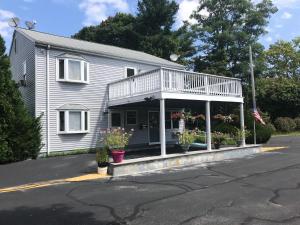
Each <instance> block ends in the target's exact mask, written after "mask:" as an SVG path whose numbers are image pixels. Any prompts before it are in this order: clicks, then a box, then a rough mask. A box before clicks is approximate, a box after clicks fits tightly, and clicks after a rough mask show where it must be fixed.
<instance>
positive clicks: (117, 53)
mask: <svg viewBox="0 0 300 225" xmlns="http://www.w3.org/2000/svg"><path fill="white" fill-rule="evenodd" d="M16 30H17V31H18V32H20V33H22V34H24V35H25V36H26V37H27V38H29V39H31V40H32V41H34V42H35V43H39V44H46V45H51V46H54V47H60V48H66V49H74V50H77V51H82V52H86V53H94V54H99V55H103V56H108V57H117V58H122V59H124V60H129V61H137V62H144V63H147V64H153V65H159V66H165V67H172V68H174V67H175V68H180V69H183V66H182V65H180V64H177V63H174V62H171V61H168V60H166V59H162V58H159V57H156V56H153V55H150V54H147V53H144V52H140V51H134V50H130V49H126V48H120V47H116V46H112V45H104V44H98V43H93V42H88V41H82V40H77V39H73V38H69V37H62V36H57V35H53V34H48V33H43V32H38V31H33V30H27V29H23V28H17V29H16Z"/></svg>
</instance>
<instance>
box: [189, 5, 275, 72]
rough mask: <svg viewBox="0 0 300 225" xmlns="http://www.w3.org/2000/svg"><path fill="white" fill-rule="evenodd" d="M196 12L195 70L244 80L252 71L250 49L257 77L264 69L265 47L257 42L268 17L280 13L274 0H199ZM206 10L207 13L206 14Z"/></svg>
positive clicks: (194, 16)
mask: <svg viewBox="0 0 300 225" xmlns="http://www.w3.org/2000/svg"><path fill="white" fill-rule="evenodd" d="M199 3H200V6H199V7H198V9H197V10H196V11H195V12H194V13H193V15H192V18H194V19H196V20H197V23H196V24H195V25H194V30H195V32H196V33H197V37H198V38H197V39H198V43H199V46H198V50H199V52H200V54H199V55H198V56H197V57H196V58H195V70H196V71H201V72H208V73H214V74H223V75H226V76H230V77H240V78H245V77H246V74H247V75H248V73H249V72H248V71H249V46H250V45H252V49H253V53H254V58H255V59H256V61H255V64H256V67H255V69H256V71H255V72H256V74H258V73H261V71H262V70H263V57H262V51H263V46H262V45H261V44H259V43H258V39H259V37H260V36H261V35H263V34H265V33H266V31H265V27H266V25H267V24H268V19H269V17H270V16H271V15H272V14H273V13H275V12H276V11H277V8H276V7H274V6H273V4H272V1H271V0H263V1H262V2H260V3H258V4H255V3H253V1H251V0H223V1H220V0H199ZM204 11H206V12H207V13H206V14H208V16H207V15H204V13H203V12H204Z"/></svg>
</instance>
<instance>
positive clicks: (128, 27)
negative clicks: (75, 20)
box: [73, 13, 139, 49]
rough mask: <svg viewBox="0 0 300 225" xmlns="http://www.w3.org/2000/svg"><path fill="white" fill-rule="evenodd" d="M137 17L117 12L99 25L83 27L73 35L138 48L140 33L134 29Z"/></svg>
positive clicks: (98, 41) (78, 37)
mask: <svg viewBox="0 0 300 225" xmlns="http://www.w3.org/2000/svg"><path fill="white" fill-rule="evenodd" d="M135 23H136V19H135V17H134V16H133V15H131V14H125V13H117V14H116V15H115V16H113V17H108V18H107V19H106V20H105V21H102V22H101V23H100V25H98V26H89V27H84V28H82V29H81V30H80V31H79V32H78V33H76V34H75V35H74V36H73V37H74V38H77V39H82V40H86V41H92V42H97V43H102V44H108V45H115V46H119V47H124V48H130V49H137V48H138V45H137V44H138V38H139V37H138V34H137V33H136V32H135V31H134V26H135Z"/></svg>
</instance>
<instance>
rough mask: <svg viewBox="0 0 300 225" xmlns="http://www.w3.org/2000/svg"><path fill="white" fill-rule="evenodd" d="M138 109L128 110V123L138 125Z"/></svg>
mask: <svg viewBox="0 0 300 225" xmlns="http://www.w3.org/2000/svg"><path fill="white" fill-rule="evenodd" d="M136 114H137V113H136V111H127V112H126V124H127V125H136V124H137V121H136V120H137V119H136V117H137V116H136Z"/></svg>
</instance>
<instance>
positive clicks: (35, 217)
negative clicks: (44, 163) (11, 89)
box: [0, 137, 300, 225]
mask: <svg viewBox="0 0 300 225" xmlns="http://www.w3.org/2000/svg"><path fill="white" fill-rule="evenodd" d="M299 139H300V138H299V137H275V138H273V139H272V140H271V142H270V143H269V145H270V146H289V148H288V149H283V150H280V151H272V152H266V153H261V154H257V155H255V156H252V157H248V158H244V159H238V160H232V161H226V162H221V163H215V164H214V163H211V164H205V165H204V164H202V165H198V166H191V167H185V168H178V169H172V170H165V171H162V172H157V173H152V174H147V175H140V176H132V177H130V176H128V177H122V178H116V179H101V180H94V181H86V182H78V183H68V184H61V185H56V186H49V187H43V188H37V189H31V190H26V191H22V192H9V193H2V194H0V220H1V224H5V225H10V224H32V225H33V224H36V225H44V224H47V225H48V224H49V225H56V224H74V225H75V224H76V225H88V224H98V225H104V224H105V225H106V224H110V225H118V224H136V225H142V224H143V225H144V224H145V225H148V224H149V225H150V224H153V225H154V224H155V225H157V224H162V225H169V224H170V225H196V224H199V225H200V224H201V225H208V224H210V225H219V224H220V225H221V224H222V225H227V224H228V225H237V224H240V225H246V224H249V225H251V224H252V225H266V224H277V225H278V224H280V225H281V224H288V225H299V224H300V197H299V196H300V152H299V151H300V149H299V147H300V140H299ZM0 169H2V168H0ZM20 169H21V167H20ZM0 176H1V175H0ZM1 180H2V177H1Z"/></svg>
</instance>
